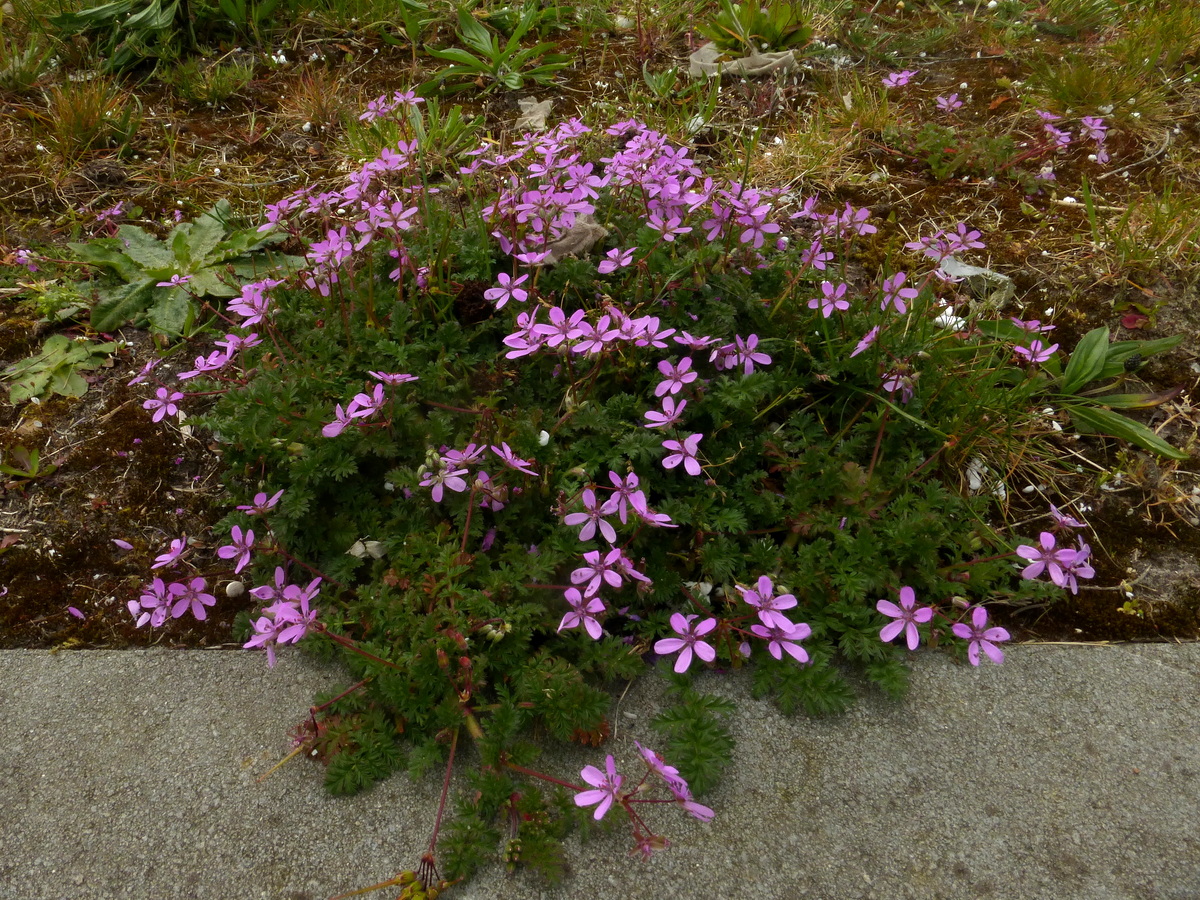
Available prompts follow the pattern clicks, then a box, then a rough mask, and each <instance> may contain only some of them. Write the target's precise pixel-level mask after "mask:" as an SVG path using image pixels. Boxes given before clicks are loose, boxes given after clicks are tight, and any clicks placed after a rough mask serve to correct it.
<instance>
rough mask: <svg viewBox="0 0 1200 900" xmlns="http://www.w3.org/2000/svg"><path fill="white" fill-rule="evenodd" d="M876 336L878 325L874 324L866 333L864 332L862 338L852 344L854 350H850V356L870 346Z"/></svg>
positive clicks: (852, 356)
mask: <svg viewBox="0 0 1200 900" xmlns="http://www.w3.org/2000/svg"><path fill="white" fill-rule="evenodd" d="M877 337H879V326H878V325H876V326H875V327H874V328H872V329H871V330H870V331H868V332H867V333H866V334H864V335H863V336H862V340H860V341H859V342H858V343H857V344H856V345H855V346H854V350H853V351H851V353H850V358H851V359H853V358H854V357H856V356H858V354H860V353H862V352H863V351H864V350H866V349H867V348H868V347H870V346H871V345H872V344H873V343H875V339H876V338H877Z"/></svg>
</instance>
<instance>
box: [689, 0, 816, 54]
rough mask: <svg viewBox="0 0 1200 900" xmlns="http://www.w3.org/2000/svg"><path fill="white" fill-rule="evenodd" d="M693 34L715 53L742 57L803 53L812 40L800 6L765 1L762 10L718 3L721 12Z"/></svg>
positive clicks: (754, 5) (725, 1)
mask: <svg viewBox="0 0 1200 900" xmlns="http://www.w3.org/2000/svg"><path fill="white" fill-rule="evenodd" d="M696 30H697V31H699V32H700V33H701V34H702V35H704V37H706V38H708V39H709V40H710V41H712V42H713V43H714V44H716V45H717V48H718V49H720V50H723V51H725V52H727V53H736V54H739V55H742V56H744V55H747V54H756V53H762V52H765V51H778V50H802V49H804V47H806V46H808V43H809V42H810V41H811V40H812V36H813V32H812V28H810V27H809V26H808V24H807V23H806V22H805V21H804V19H803V17H802V14H801V11H800V6H799V5H798V4H796V3H790V2H787V0H768V2H767V4H766V5H765V6H761V5H760V4H758V3H755V2H746V3H734V2H732V0H721V8H720V11H719V12H718V13H717V14H716V15H715V16H714V17H713V18H712V20H711V21H709V22H705V23H702V24H700V25H698V26H697V27H696Z"/></svg>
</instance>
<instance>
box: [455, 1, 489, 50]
mask: <svg viewBox="0 0 1200 900" xmlns="http://www.w3.org/2000/svg"><path fill="white" fill-rule="evenodd" d="M458 34H459V37H461V38H462V39H463V41H465V42H466V43H467V44H469V45H470V46H472V47H474V48H475V49H476V50H479V51H480V52H486V50H487V48H488V47H489V46H490V45H491V42H492V33H491V32H490V31H488V30H487V27H486V26H485V25H484V24H483V23H482V22H480V21H478V20H477V19H476V18H475V17H474V16H473V15H471V13H470V12H469V11H468V10H467V8H466V7H465V6H460V7H459V8H458Z"/></svg>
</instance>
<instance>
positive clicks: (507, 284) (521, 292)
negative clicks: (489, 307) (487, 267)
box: [483, 272, 529, 309]
mask: <svg viewBox="0 0 1200 900" xmlns="http://www.w3.org/2000/svg"><path fill="white" fill-rule="evenodd" d="M496 280H497V281H499V282H500V286H499V287H494V288H491V289H489V290H486V291H484V292H483V297H484V299H485V300H491V301H493V302H494V303H495V304H496V309H503V308H504V306H505V304H506V303H508V301H509V300H515V301H517V302H518V303H524V302H525V301H526V300H528V299H529V291H527V290H525V289H523V288H522V287H521V285H522V284H524V283H525V282H526V281H528V280H529V276H528V275H521V276H520V277H518V278H513V277H512V276H511V275H508V274H507V273H505V272H501V273H500V274H499V275H497V276H496Z"/></svg>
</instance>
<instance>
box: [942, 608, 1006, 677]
mask: <svg viewBox="0 0 1200 900" xmlns="http://www.w3.org/2000/svg"><path fill="white" fill-rule="evenodd" d="M987 620H988V614H987V610H986V609H984V608H983V607H982V606H977V607H975V609H973V610H972V611H971V624H970V625H965V624H963V623H962V622H958V623H957V624H955V625H954V626H953V627H952V628H951V629H950V630H951V631H953V632H954V634H955V636H956V637H960V638H962V639H963V640H964V641H969V642H970V643H969V644H968V645H967V659H969V660H970V661H971V665H973V666H977V665H979V651H980V650H982V651H983V652H984V653H986V654H987V657H988V659H990V660H991V661H992V662H994V663H995V664H996V665H1000V664H1001V663H1002V662H1004V653H1003V652H1001V650H1000V648H999V647H997V646H996V642H998V641H1007V640H1008V638H1009V634H1008V632H1007V631H1005V630H1004V629H1003V628H997V627H993V628H988V627H987Z"/></svg>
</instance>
